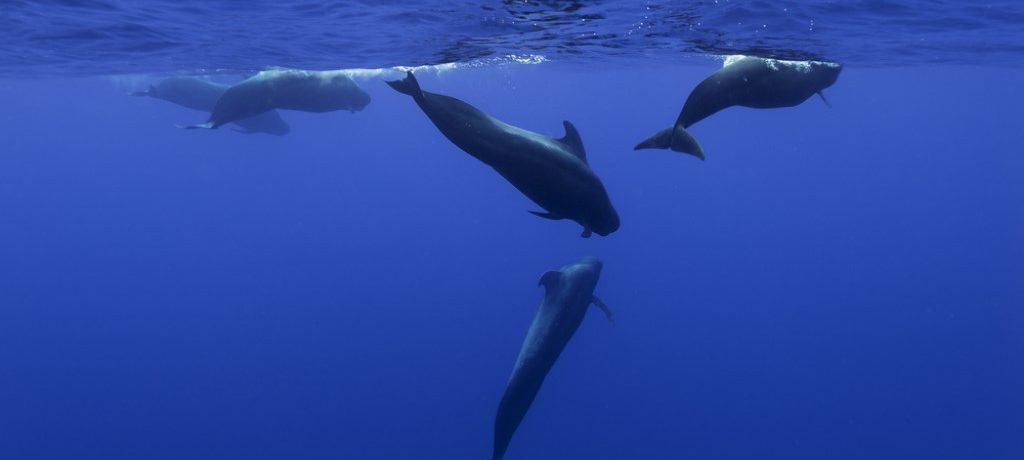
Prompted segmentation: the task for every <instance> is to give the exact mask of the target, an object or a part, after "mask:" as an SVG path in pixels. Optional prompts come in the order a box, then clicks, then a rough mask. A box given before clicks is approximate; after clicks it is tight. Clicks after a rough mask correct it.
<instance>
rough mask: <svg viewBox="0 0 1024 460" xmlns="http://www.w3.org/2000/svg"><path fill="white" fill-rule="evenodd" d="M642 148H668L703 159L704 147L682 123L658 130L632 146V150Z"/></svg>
mask: <svg viewBox="0 0 1024 460" xmlns="http://www.w3.org/2000/svg"><path fill="white" fill-rule="evenodd" d="M643 149H670V150H674V151H676V152H682V153H686V154H689V155H693V156H695V157H697V158H700V159H701V161H704V149H703V148H701V146H700V143H699V142H697V138H695V137H693V135H692V134H690V132H689V131H687V130H686V128H683V125H678V124H677V125H675V126H672V127H669V128H665V129H663V130H661V131H658V132H657V133H655V134H654V135H653V136H651V137H648V138H647V139H644V141H643V142H640V143H639V144H637V145H636V147H633V150H643Z"/></svg>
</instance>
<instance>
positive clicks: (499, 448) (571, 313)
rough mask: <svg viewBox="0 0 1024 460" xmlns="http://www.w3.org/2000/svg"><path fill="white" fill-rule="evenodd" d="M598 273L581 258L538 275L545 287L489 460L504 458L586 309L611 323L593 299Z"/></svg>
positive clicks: (593, 262) (596, 264) (594, 263)
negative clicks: (598, 311) (593, 308)
mask: <svg viewBox="0 0 1024 460" xmlns="http://www.w3.org/2000/svg"><path fill="white" fill-rule="evenodd" d="M601 268H602V264H601V261H600V260H599V259H597V258H596V257H584V258H583V259H581V260H580V261H579V262H576V263H573V264H569V265H566V266H564V267H562V269H561V270H559V271H549V272H547V273H544V275H543V276H541V278H540V283H539V284H541V285H543V286H544V300H543V301H542V302H541V304H540V308H539V309H537V314H536V315H534V317H533V323H531V324H530V329H529V331H527V333H526V340H524V341H523V346H522V348H520V350H519V357H518V358H517V359H516V364H515V367H514V368H513V369H512V376H511V377H510V378H509V379H508V385H506V387H505V394H504V395H503V396H502V397H501V403H500V404H499V405H498V414H497V417H495V420H494V453H493V456H492V459H493V460H501V458H502V457H504V456H505V451H506V450H507V449H508V444H509V441H511V440H512V435H513V434H514V433H515V431H516V428H518V427H519V423H520V422H522V421H523V416H525V415H526V411H527V410H528V409H529V408H530V404H531V403H533V399H534V398H535V397H536V396H537V392H538V391H539V390H540V386H541V384H542V383H544V378H545V377H547V375H548V372H549V371H550V370H551V367H552V366H554V365H555V361H556V360H558V356H559V355H560V354H561V353H562V350H564V349H565V346H566V344H568V343H569V339H571V338H572V336H573V334H575V333H576V330H577V329H579V327H580V323H582V322H583V317H584V316H585V315H586V313H587V309H588V307H589V306H590V305H591V304H593V305H594V306H596V307H598V308H600V309H601V310H602V311H603V312H604V314H605V315H607V316H608V320H609V321H611V320H612V311H611V309H609V308H608V306H607V305H605V303H604V302H602V301H601V300H600V299H598V298H597V296H595V295H594V288H595V287H596V286H597V280H598V278H599V277H600V276H601Z"/></svg>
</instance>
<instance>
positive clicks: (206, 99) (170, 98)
mask: <svg viewBox="0 0 1024 460" xmlns="http://www.w3.org/2000/svg"><path fill="white" fill-rule="evenodd" d="M229 87H230V86H229V85H225V84H221V83H216V82H212V81H210V80H206V79H202V78H196V77H169V78H165V79H163V80H161V81H160V83H157V84H156V85H155V86H154V85H150V87H149V89H148V90H146V91H139V92H134V93H132V95H133V96H149V97H153V98H156V99H162V100H165V101H167V102H170V103H173V104H177V105H180V106H182V107H185V108H189V109H193V110H202V111H204V112H211V111H212V110H213V107H214V106H216V105H217V100H218V99H220V97H221V95H223V94H224V92H225V91H227V89H228V88H229ZM235 124H236V125H238V126H239V127H241V128H242V129H240V130H237V131H239V132H243V133H267V134H273V135H275V136H283V135H285V134H288V132H289V131H291V127H289V126H288V123H285V121H284V120H282V119H281V115H279V114H278V113H277V111H276V110H270V111H267V112H263V113H261V114H258V115H255V116H252V117H249V118H243V119H240V120H235Z"/></svg>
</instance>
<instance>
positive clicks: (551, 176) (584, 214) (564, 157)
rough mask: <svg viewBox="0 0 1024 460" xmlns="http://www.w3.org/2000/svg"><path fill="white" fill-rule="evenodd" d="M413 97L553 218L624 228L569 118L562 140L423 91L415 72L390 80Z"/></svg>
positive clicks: (601, 231)
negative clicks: (400, 78)
mask: <svg viewBox="0 0 1024 460" xmlns="http://www.w3.org/2000/svg"><path fill="white" fill-rule="evenodd" d="M387 83H388V85H391V87H392V88H394V89H395V90H397V91H399V92H401V93H403V94H408V95H410V96H412V98H413V99H414V100H415V101H416V104H417V105H419V106H420V108H421V109H423V112H424V113H426V114H427V117H429V118H430V121H432V122H434V125H436V126H437V128H438V129H439V130H441V134H444V136H445V137H447V138H448V140H450V141H452V143H453V144H455V145H456V146H457V147H459V148H460V149H462V150H463V151H465V152H466V153H468V154H470V155H472V156H473V157H474V158H476V159H478V160H480V161H482V162H484V163H486V164H487V165H488V166H490V167H492V168H494V169H495V170H496V171H497V172H498V174H501V176H502V177H504V178H505V179H506V180H508V181H509V182H510V183H511V184H512V185H513V186H515V188H517V189H519V191H520V192H522V193H523V194H524V195H526V196H527V198H529V199H531V200H533V202H534V203H537V204H538V205H540V206H541V207H542V208H544V209H545V211H546V212H537V211H530V212H532V213H533V214H536V215H538V216H540V217H544V218H547V219H555V220H557V219H570V220H573V221H575V222H577V223H579V224H580V225H582V226H583V237H589V236H590V235H591V232H593V233H597V234H598V235H601V236H605V235H608V234H610V233H612V232H614V231H615V230H617V229H618V228H619V215H618V213H616V212H615V209H614V208H613V207H612V204H611V200H610V199H609V198H608V193H607V192H606V191H605V188H604V184H602V183H601V179H599V178H598V177H597V174H595V173H594V171H593V170H592V169H590V165H589V164H588V163H587V154H586V152H585V151H584V150H583V142H582V141H581V140H580V135H579V133H578V132H577V131H576V128H575V127H573V125H572V124H571V123H569V122H568V121H566V122H564V123H563V124H564V125H565V136H564V137H562V138H560V139H556V138H552V137H548V136H544V135H542V134H538V133H534V132H530V131H527V130H525V129H522V128H518V127H515V126H512V125H509V124H507V123H504V122H502V121H500V120H497V119H495V118H493V117H491V116H490V115H487V114H486V113H483V112H481V111H480V110H478V109H477V108H476V107H473V106H471V105H469V104H467V103H465V102H462V101H460V100H458V99H455V98H453V97H449V96H445V95H442V94H435V93H428V92H426V91H423V90H421V89H420V85H419V83H418V82H417V81H416V77H415V76H413V74H412V72H409V73H408V74H407V76H406V77H405V79H404V80H396V81H389V82H387Z"/></svg>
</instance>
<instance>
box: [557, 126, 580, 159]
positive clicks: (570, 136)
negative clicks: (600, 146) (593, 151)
mask: <svg viewBox="0 0 1024 460" xmlns="http://www.w3.org/2000/svg"><path fill="white" fill-rule="evenodd" d="M562 125H563V126H565V136H563V137H562V138H561V139H559V140H558V142H561V143H562V144H564V145H565V146H566V147H568V148H569V151H570V152H572V154H573V155H576V157H577V158H579V159H580V160H583V162H584V163H586V162H587V152H586V151H585V150H583V140H581V139H580V132H579V131H577V130H576V127H575V126H573V125H572V123H569V120H565V121H563V122H562Z"/></svg>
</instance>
